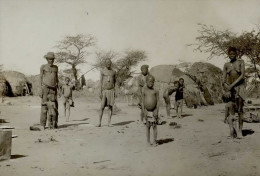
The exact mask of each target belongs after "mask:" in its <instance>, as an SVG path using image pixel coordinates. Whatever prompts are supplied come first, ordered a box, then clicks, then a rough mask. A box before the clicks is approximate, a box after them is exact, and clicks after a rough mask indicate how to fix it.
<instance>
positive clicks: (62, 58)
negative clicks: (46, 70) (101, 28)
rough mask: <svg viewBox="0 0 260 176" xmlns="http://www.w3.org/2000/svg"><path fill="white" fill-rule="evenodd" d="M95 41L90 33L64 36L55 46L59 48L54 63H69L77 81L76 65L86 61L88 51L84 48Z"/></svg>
mask: <svg viewBox="0 0 260 176" xmlns="http://www.w3.org/2000/svg"><path fill="white" fill-rule="evenodd" d="M95 43H96V39H95V37H93V36H92V35H82V34H80V35H76V36H66V37H65V38H64V39H63V40H61V41H59V42H58V45H57V46H56V48H58V49H59V52H57V53H56V58H57V59H56V63H58V64H62V63H65V64H68V65H70V66H71V69H72V74H73V76H74V78H75V81H77V80H78V72H77V68H76V67H77V66H78V65H80V64H84V63H87V61H86V59H87V58H86V57H87V55H88V54H89V53H87V51H86V49H87V48H89V47H90V46H93V45H95Z"/></svg>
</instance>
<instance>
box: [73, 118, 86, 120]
mask: <svg viewBox="0 0 260 176" xmlns="http://www.w3.org/2000/svg"><path fill="white" fill-rule="evenodd" d="M88 119H89V118H85V119H81V120H72V121H86V120H88Z"/></svg>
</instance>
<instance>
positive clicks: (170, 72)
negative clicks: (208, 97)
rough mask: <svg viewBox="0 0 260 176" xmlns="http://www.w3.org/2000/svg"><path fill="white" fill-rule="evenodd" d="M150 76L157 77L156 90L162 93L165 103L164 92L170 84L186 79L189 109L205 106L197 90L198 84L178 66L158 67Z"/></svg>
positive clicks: (152, 70) (186, 99) (153, 69)
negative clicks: (195, 106)
mask: <svg viewBox="0 0 260 176" xmlns="http://www.w3.org/2000/svg"><path fill="white" fill-rule="evenodd" d="M150 74H152V75H153V76H154V77H155V81H156V82H155V88H156V89H157V90H159V92H160V101H161V102H163V104H164V101H163V97H162V96H163V92H164V90H165V89H167V87H168V86H169V83H170V84H171V83H173V82H174V81H178V80H179V79H180V78H183V79H184V82H185V86H186V88H185V89H184V99H185V102H186V105H187V106H188V107H193V106H194V105H197V106H200V105H201V104H204V101H203V97H202V94H201V93H200V91H199V89H198V88H197V87H198V86H197V84H196V83H195V82H194V81H193V80H192V79H191V78H190V77H189V76H187V75H186V74H185V73H184V72H183V71H181V70H180V69H179V68H178V65H158V66H155V67H153V68H151V70H150Z"/></svg>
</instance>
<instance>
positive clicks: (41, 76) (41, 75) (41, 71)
mask: <svg viewBox="0 0 260 176" xmlns="http://www.w3.org/2000/svg"><path fill="white" fill-rule="evenodd" d="M43 68H44V65H42V66H41V68H40V86H42V79H43V72H44V69H43Z"/></svg>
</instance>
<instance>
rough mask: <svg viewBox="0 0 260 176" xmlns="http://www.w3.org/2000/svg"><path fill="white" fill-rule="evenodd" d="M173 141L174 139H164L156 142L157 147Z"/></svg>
mask: <svg viewBox="0 0 260 176" xmlns="http://www.w3.org/2000/svg"><path fill="white" fill-rule="evenodd" d="M172 141H174V138H166V139H159V140H157V143H158V145H162V144H167V143H169V142H172Z"/></svg>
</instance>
